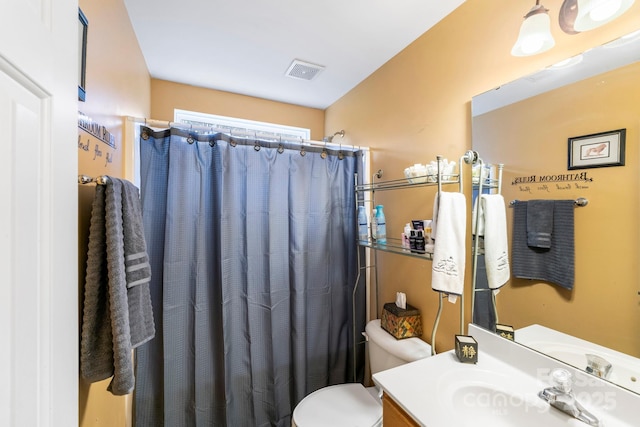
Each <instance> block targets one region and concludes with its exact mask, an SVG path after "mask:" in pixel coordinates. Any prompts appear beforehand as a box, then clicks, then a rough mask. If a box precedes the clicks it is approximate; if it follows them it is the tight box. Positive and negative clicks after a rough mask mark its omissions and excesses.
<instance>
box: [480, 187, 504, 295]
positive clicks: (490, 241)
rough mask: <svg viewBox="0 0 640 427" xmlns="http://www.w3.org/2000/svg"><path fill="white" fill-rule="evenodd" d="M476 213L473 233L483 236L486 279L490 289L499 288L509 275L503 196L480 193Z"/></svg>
mask: <svg viewBox="0 0 640 427" xmlns="http://www.w3.org/2000/svg"><path fill="white" fill-rule="evenodd" d="M476 211H477V215H478V221H477V224H478V225H477V227H478V229H477V230H476V229H475V228H476V227H475V225H476V221H473V228H474V234H476V231H477V234H476V235H477V236H484V258H485V263H486V266H487V281H488V284H489V288H490V289H494V290H496V289H499V288H501V287H502V286H503V285H504V284H505V283H507V281H508V280H509V277H510V269H509V246H508V242H507V213H506V209H505V204H504V198H503V197H502V195H500V194H482V195H481V196H480V203H479V206H478V204H476Z"/></svg>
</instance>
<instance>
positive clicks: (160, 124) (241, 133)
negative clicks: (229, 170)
mask: <svg viewBox="0 0 640 427" xmlns="http://www.w3.org/2000/svg"><path fill="white" fill-rule="evenodd" d="M127 120H130V121H132V122H134V123H139V124H144V125H145V126H148V127H150V128H162V129H166V128H171V127H175V128H179V129H184V130H187V131H195V132H204V133H222V134H225V135H229V136H233V137H239V138H255V139H261V140H265V141H280V142H287V143H293V144H299V145H301V146H302V145H306V146H315V147H326V148H332V149H345V150H349V151H357V150H363V151H368V147H360V146H358V147H356V146H355V145H348V144H340V143H337V142H329V141H315V140H312V139H302V138H299V137H292V136H287V135H285V134H281V133H275V132H268V131H253V130H248V129H245V128H237V127H226V126H225V127H219V126H202V125H191V124H187V123H178V122H170V121H168V120H157V119H147V118H144V117H142V118H141V117H127ZM344 134H345V132H344V131H340V132H336V133H335V134H334V135H333V137H335V136H336V135H341V136H342V137H344ZM333 137H331V139H333Z"/></svg>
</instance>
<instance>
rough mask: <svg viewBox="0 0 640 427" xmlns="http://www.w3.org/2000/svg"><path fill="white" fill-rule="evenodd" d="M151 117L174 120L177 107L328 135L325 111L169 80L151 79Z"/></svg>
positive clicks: (316, 136) (316, 135) (315, 135)
mask: <svg viewBox="0 0 640 427" xmlns="http://www.w3.org/2000/svg"><path fill="white" fill-rule="evenodd" d="M151 101H152V102H151V118H152V119H157V120H168V121H171V120H173V110H174V108H177V109H181V110H188V111H198V112H201V113H208V114H215V115H219V116H228V117H239V118H243V119H248V120H256V121H260V122H267V123H277V124H280V125H287V126H295V127H301V128H306V129H310V130H311V139H314V140H322V138H323V136H324V133H323V132H324V111H323V110H318V109H316V108H307V107H301V106H298V105H292V104H284V103H281V102H274V101H268V100H266V99H260V98H253V97H250V96H245V95H238V94H234V93H229V92H222V91H219V90H213V89H203V88H199V87H195V86H188V85H184V84H180V83H173V82H168V81H166V80H158V79H152V80H151Z"/></svg>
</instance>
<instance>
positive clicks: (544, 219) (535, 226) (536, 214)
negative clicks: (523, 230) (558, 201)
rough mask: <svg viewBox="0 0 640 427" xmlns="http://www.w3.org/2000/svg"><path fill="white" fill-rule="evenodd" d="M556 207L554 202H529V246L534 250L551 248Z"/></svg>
mask: <svg viewBox="0 0 640 427" xmlns="http://www.w3.org/2000/svg"><path fill="white" fill-rule="evenodd" d="M554 205H555V202H554V201H553V200H529V201H528V202H527V245H529V246H531V247H534V248H546V249H549V248H550V247H551V233H552V232H553V207H554Z"/></svg>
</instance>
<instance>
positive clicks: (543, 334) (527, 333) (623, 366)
mask: <svg viewBox="0 0 640 427" xmlns="http://www.w3.org/2000/svg"><path fill="white" fill-rule="evenodd" d="M516 340H517V342H519V343H520V344H523V345H526V346H527V347H529V348H532V349H534V350H536V351H539V352H541V353H544V354H546V355H547V356H550V357H553V358H555V359H558V360H560V361H562V362H564V363H567V364H569V365H571V366H574V367H576V368H578V369H581V370H584V369H585V368H586V366H587V356H586V355H587V354H594V355H597V356H599V357H602V358H603V359H605V360H606V361H608V362H609V363H611V365H612V368H611V372H610V374H609V376H608V377H607V378H606V379H607V380H608V381H611V382H613V383H615V384H617V385H619V386H621V387H624V388H626V389H629V390H631V391H633V392H635V393H640V359H638V358H635V357H632V356H629V355H627V354H624V353H620V352H618V351H615V350H612V349H610V348H607V347H603V346H601V345H598V344H594V343H591V342H589V341H585V340H582V339H580V338H576V337H574V336H571V335H567V334H564V333H562V332H558V331H556V330H554V329H549V328H546V327H544V326H540V325H531V326H527V327H525V328H522V329H518V330H517V331H516Z"/></svg>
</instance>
